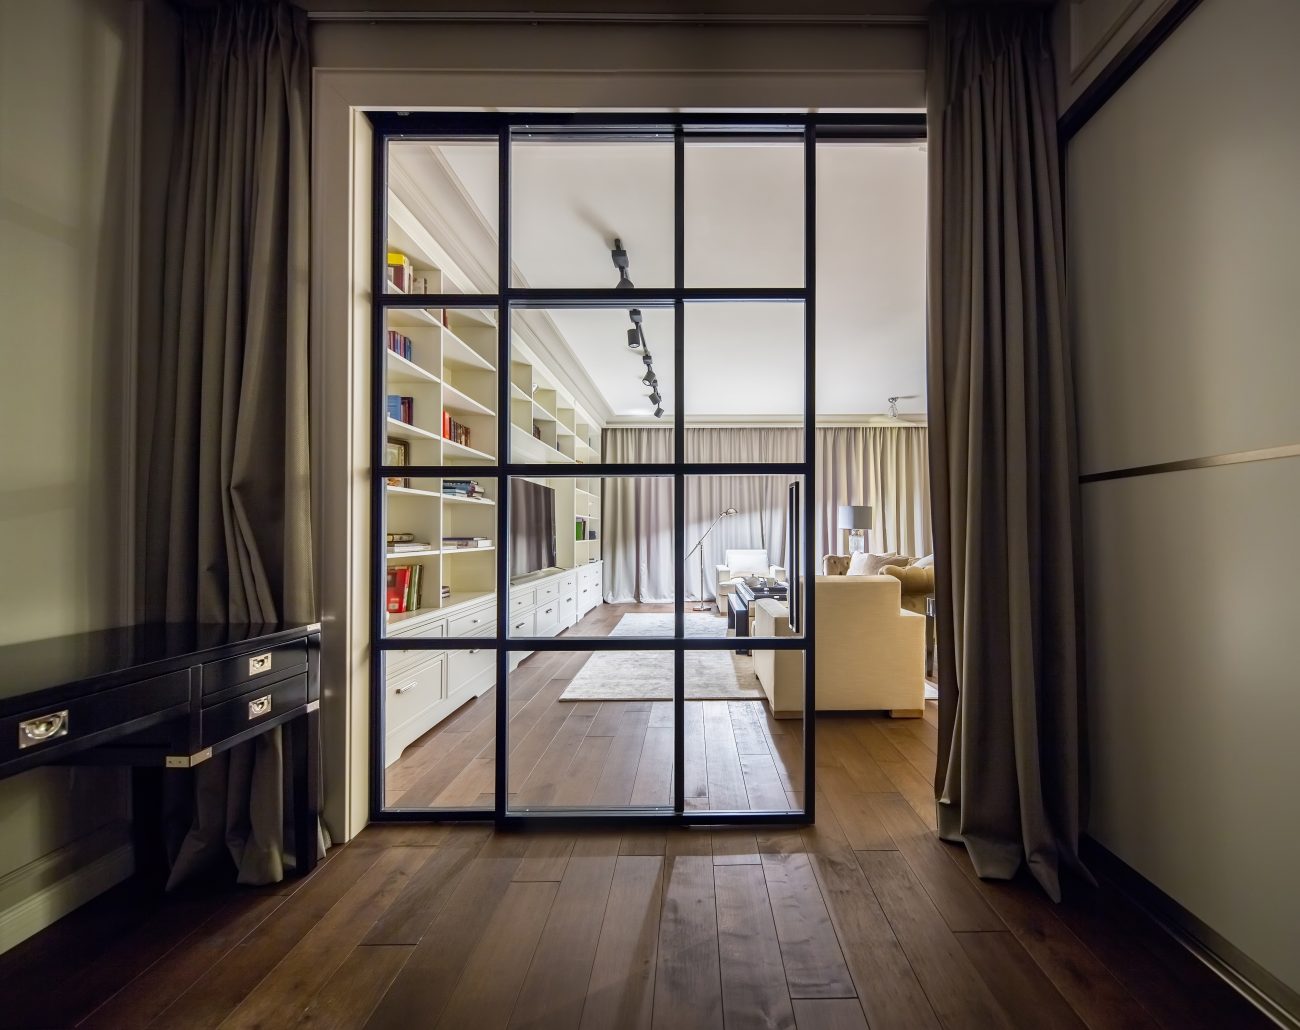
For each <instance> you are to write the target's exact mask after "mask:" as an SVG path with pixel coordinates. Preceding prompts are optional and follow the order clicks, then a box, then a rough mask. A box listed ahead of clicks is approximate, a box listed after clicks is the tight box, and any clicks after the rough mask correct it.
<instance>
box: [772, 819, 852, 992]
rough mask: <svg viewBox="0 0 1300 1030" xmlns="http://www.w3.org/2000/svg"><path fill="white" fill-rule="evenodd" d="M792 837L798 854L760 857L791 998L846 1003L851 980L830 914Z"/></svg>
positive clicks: (814, 879)
mask: <svg viewBox="0 0 1300 1030" xmlns="http://www.w3.org/2000/svg"><path fill="white" fill-rule="evenodd" d="M793 836H794V837H795V839H796V844H795V846H796V847H797V848H800V850H797V851H794V852H792V853H788V854H770V853H765V854H764V855H763V875H764V876H765V877H766V880H767V893H768V897H769V899H770V900H771V905H772V915H773V919H774V921H775V923H776V935H777V940H778V941H779V942H780V944H781V957H782V958H783V959H784V961H785V978H786V982H787V983H788V984H789V987H790V997H792V998H851V997H853V996H854V994H855V993H856V992H855V989H854V986H853V978H852V976H851V975H850V974H849V969H848V966H847V965H846V964H845V962H844V955H843V953H842V952H841V951H840V944H839V940H838V939H837V938H836V936H835V929H834V927H833V926H832V925H831V917H830V913H829V912H827V911H826V903H825V901H824V900H823V899H822V894H821V889H820V888H819V887H818V886H817V878H816V876H814V874H813V870H812V865H811V863H810V862H809V860H808V855H807V854H805V853H803V851H802V840H801V839H800V838H799V835H798V834H797V833H796V834H794V835H793Z"/></svg>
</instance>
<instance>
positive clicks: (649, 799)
mask: <svg viewBox="0 0 1300 1030" xmlns="http://www.w3.org/2000/svg"><path fill="white" fill-rule="evenodd" d="M672 776H673V731H672V729H671V728H667V727H661V726H651V727H650V728H649V729H647V730H646V733H645V742H644V744H643V745H642V747H641V758H640V761H639V762H638V763H637V768H636V780H635V782H634V783H633V786H632V805H633V807H635V808H641V807H649V806H653V805H670V804H672V800H673V792H672Z"/></svg>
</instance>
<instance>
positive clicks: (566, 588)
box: [560, 572, 578, 597]
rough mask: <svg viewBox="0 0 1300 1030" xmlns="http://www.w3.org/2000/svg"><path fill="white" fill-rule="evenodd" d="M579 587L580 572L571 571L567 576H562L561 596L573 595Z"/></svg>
mask: <svg viewBox="0 0 1300 1030" xmlns="http://www.w3.org/2000/svg"><path fill="white" fill-rule="evenodd" d="M577 589H578V574H577V573H576V572H570V573H569V574H568V575H567V576H561V577H560V596H561V597H572V596H573V592H574V591H575V590H577Z"/></svg>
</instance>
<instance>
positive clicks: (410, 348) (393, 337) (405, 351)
mask: <svg viewBox="0 0 1300 1030" xmlns="http://www.w3.org/2000/svg"><path fill="white" fill-rule="evenodd" d="M388 349H389V350H390V351H392V352H393V353H394V354H396V355H398V356H399V357H403V358H405V359H406V360H407V361H410V360H411V355H413V354H414V353H415V344H414V343H413V342H412V341H411V338H410V337H409V336H403V335H402V334H401V333H399V332H398V331H397V330H396V329H390V330H388Z"/></svg>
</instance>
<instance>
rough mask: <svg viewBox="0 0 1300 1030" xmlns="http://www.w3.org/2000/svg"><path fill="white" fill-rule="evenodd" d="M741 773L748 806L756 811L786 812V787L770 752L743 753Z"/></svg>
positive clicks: (787, 805)
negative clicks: (783, 785)
mask: <svg viewBox="0 0 1300 1030" xmlns="http://www.w3.org/2000/svg"><path fill="white" fill-rule="evenodd" d="M740 775H741V778H742V779H743V781H744V784H745V797H746V799H747V804H748V807H749V809H750V810H751V811H754V812H784V811H786V810H787V809H788V808H789V802H788V801H787V800H786V796H785V788H784V787H782V786H781V777H780V776H779V775H778V774H777V771H776V763H775V762H773V761H772V755H771V753H770V752H767V751H764V752H763V753H762V754H753V755H741V756H740Z"/></svg>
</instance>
